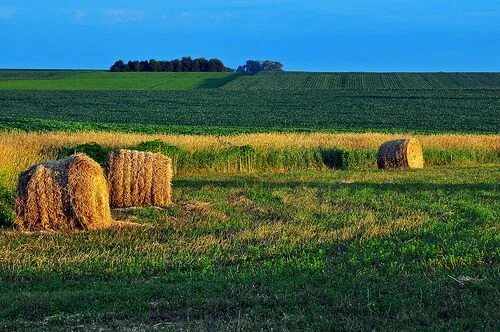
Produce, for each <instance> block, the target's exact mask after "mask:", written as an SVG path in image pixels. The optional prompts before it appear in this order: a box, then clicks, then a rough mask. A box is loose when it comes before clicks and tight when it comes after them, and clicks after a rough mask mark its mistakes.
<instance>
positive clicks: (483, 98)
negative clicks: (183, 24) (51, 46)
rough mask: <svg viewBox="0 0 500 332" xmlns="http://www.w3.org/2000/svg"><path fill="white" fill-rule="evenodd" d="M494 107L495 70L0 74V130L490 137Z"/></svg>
mask: <svg viewBox="0 0 500 332" xmlns="http://www.w3.org/2000/svg"><path fill="white" fill-rule="evenodd" d="M2 75H3V77H7V78H6V79H2V78H1V77H2ZM9 75H10V76H9ZM13 75H14V76H15V75H18V76H20V77H24V78H23V79H12V77H13ZM36 75H39V76H38V79H31V77H33V76H35V77H36ZM51 75H59V76H56V78H51V77H52V76H51ZM9 77H10V79H9ZM47 77H49V79H46V78H47ZM117 90H120V91H117ZM135 90H143V91H141V92H140V93H138V92H136V91H135ZM172 90H181V91H172ZM499 109H500V74H498V73H447V74H444V73H434V74H426V73H422V74H418V73H380V74H378V73H344V74H341V73H338V74H334V73H332V74H323V73H278V74H260V75H254V76H247V75H243V76H241V75H238V74H232V73H109V72H83V73H82V72H64V71H61V72H43V71H34V72H29V71H24V72H17V71H8V72H6V71H3V72H2V71H0V117H1V120H0V128H1V129H22V130H67V131H79V130H125V131H139V132H174V133H219V134H231V133H242V132H265V131H381V132H472V133H497V132H498V128H500V117H499V116H498V114H499Z"/></svg>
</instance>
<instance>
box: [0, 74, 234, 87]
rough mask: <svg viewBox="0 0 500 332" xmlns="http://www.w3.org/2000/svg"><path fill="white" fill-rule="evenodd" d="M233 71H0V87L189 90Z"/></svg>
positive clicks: (213, 84)
mask: <svg viewBox="0 0 500 332" xmlns="http://www.w3.org/2000/svg"><path fill="white" fill-rule="evenodd" d="M237 77H238V75H237V74H233V73H181V74H179V73H142V72H141V73H110V72H104V71H92V72H78V71H0V90H5V89H6V90H18V89H21V90H187V89H210V88H218V87H220V86H222V85H224V84H226V83H227V82H229V81H231V80H233V79H235V78H237Z"/></svg>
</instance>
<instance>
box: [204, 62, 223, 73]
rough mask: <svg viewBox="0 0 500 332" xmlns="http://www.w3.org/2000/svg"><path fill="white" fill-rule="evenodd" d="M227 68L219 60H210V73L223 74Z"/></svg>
mask: <svg viewBox="0 0 500 332" xmlns="http://www.w3.org/2000/svg"><path fill="white" fill-rule="evenodd" d="M225 69H226V67H224V64H223V63H222V61H220V60H219V59H210V60H208V71H210V72H223V71H225Z"/></svg>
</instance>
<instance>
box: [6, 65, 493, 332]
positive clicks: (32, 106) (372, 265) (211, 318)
mask: <svg viewBox="0 0 500 332" xmlns="http://www.w3.org/2000/svg"><path fill="white" fill-rule="evenodd" d="M111 74H113V75H115V74H116V75H115V76H112V75H111ZM499 76H500V74H494V73H492V74H482V73H450V74H438V73H436V74H392V73H388V74H369V73H359V74H358V73H346V74H322V73H321V74H315V73H285V74H279V75H277V74H270V75H256V76H246V75H239V74H231V73H229V74H227V73H224V74H207V73H193V74H192V75H187V74H186V73H105V72H72V71H22V72H17V71H12V72H10V71H0V330H21V331H32V330H50V331H54V330H55V331H57V330H61V331H66V330H85V331H87V330H127V329H129V330H140V331H142V330H154V329H166V330H189V331H190V330H196V331H198V330H217V331H255V330H304V331H306V330H312V331H318V330H319V331H323V330H408V329H410V330H411V329H415V330H492V331H494V330H500V311H499V310H498V308H499V307H500V289H499V287H498V285H499V284H500V277H499V276H500V224H499V222H498V221H499V220H500V203H499V202H500V191H499V190H498V180H499V179H500V135H499V128H500V116H499V114H500V82H499ZM137 90H141V91H137ZM401 137H408V138H414V139H417V140H418V141H419V142H420V143H421V144H422V147H423V159H424V163H425V168H424V169H411V170H410V169H399V170H379V169H378V167H377V160H376V159H377V158H376V155H377V150H378V148H379V146H380V145H381V144H382V143H383V142H386V141H388V140H392V139H396V138H401ZM116 148H126V149H134V150H140V151H150V152H157V153H161V154H164V155H166V156H168V157H170V158H172V165H173V174H174V176H173V182H172V187H173V205H171V206H169V207H166V208H156V207H142V208H130V209H115V210H113V211H112V216H113V220H114V221H113V227H111V228H107V229H103V230H94V231H73V232H71V231H67V232H56V231H39V232H27V231H22V230H20V229H18V228H16V226H15V225H14V220H15V216H16V211H15V202H16V188H17V186H18V181H19V174H20V172H21V171H23V170H25V169H27V168H28V167H29V166H30V165H33V164H35V163H38V162H43V161H49V160H54V159H60V158H64V157H66V156H69V155H71V154H73V153H75V152H83V153H86V154H87V155H88V156H90V157H91V158H93V159H94V160H95V161H96V162H97V163H98V164H100V165H101V166H102V167H103V172H104V174H105V168H106V164H107V161H108V153H109V152H110V151H112V150H113V149H116ZM95 168H96V169H97V170H98V171H100V170H99V166H98V165H97V164H95ZM129 173H130V172H129ZM130 176H132V175H130ZM103 183H105V181H104V180H103ZM104 187H105V185H104ZM36 190H37V191H36V192H37V194H39V195H38V196H37V198H36V200H40V201H43V199H44V197H47V196H49V195H50V193H48V191H47V192H46V191H44V190H45V189H42V187H40V186H38V187H36Z"/></svg>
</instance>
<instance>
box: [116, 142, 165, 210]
mask: <svg viewBox="0 0 500 332" xmlns="http://www.w3.org/2000/svg"><path fill="white" fill-rule="evenodd" d="M172 175H173V171H172V159H170V158H168V157H166V156H164V155H162V154H160V153H152V152H142V151H133V150H124V149H117V150H114V151H111V153H110V154H109V160H108V185H109V189H110V197H111V207H113V208H128V207H140V206H158V207H165V206H168V205H171V204H172V197H171V196H172Z"/></svg>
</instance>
